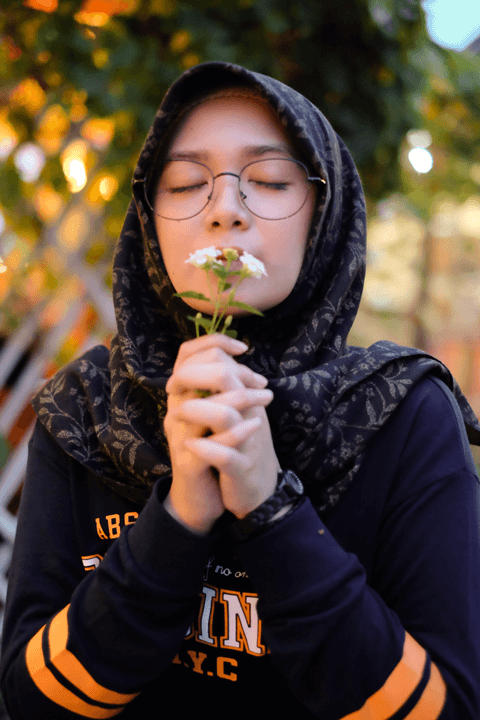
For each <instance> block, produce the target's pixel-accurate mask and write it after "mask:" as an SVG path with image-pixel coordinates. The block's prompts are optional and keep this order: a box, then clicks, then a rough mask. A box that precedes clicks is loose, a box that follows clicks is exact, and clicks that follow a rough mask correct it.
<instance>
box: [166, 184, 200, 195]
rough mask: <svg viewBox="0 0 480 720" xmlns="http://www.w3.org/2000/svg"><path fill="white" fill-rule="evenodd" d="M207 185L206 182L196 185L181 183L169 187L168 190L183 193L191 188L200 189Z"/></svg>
mask: <svg viewBox="0 0 480 720" xmlns="http://www.w3.org/2000/svg"><path fill="white" fill-rule="evenodd" d="M206 185H208V183H206V182H202V183H198V185H183V186H181V187H172V188H169V192H171V193H183V192H189V191H192V190H200V189H201V188H203V187H205V186H206Z"/></svg>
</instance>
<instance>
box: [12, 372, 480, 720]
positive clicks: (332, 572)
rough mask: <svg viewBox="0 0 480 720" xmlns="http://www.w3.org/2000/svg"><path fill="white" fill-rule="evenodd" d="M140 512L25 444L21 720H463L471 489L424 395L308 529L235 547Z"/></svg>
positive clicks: (401, 410) (438, 389)
mask: <svg viewBox="0 0 480 720" xmlns="http://www.w3.org/2000/svg"><path fill="white" fill-rule="evenodd" d="M168 486H169V483H168V480H165V482H162V481H161V480H160V481H159V482H158V483H157V485H156V486H155V489H154V491H153V493H152V495H151V497H150V499H149V501H148V503H147V504H146V506H145V507H144V508H143V509H142V508H140V507H138V506H136V505H134V504H133V503H132V502H130V501H128V500H126V499H124V498H122V497H120V496H119V495H116V494H114V493H113V492H112V491H111V490H110V489H109V488H107V487H106V486H105V485H103V483H102V482H101V480H100V479H99V478H98V477H97V476H95V475H94V474H93V473H91V472H90V471H87V470H86V469H85V468H84V467H82V466H81V465H80V464H79V463H78V462H77V461H75V460H74V459H72V458H71V457H69V456H67V455H66V454H65V453H64V452H63V451H62V450H61V449H60V448H59V447H58V445H57V444H56V443H55V441H54V440H53V439H52V438H51V437H50V436H49V435H48V433H47V432H46V431H45V430H44V429H43V428H42V427H41V425H40V424H37V428H36V430H35V433H34V436H33V438H32V441H31V445H30V454H29V464H28V471H27V479H26V483H25V488H24V492H23V497H22V502H21V508H20V515H19V523H18V530H17V537H16V542H15V550H14V556H13V561H12V567H11V571H10V575H9V588H8V599H7V607H6V615H5V625H4V637H3V651H2V669H1V690H2V693H3V697H4V699H5V701H6V704H7V707H8V711H9V714H10V716H11V718H12V720H17V719H20V718H24V719H25V720H35V719H36V718H42V720H43V719H44V718H49V720H50V719H51V720H57V719H59V718H65V719H67V718H71V719H73V718H79V717H83V718H84V717H89V718H109V717H113V716H114V715H117V714H120V716H121V717H122V718H125V719H127V718H136V719H138V718H142V719H148V718H157V717H161V716H162V714H167V715H169V714H171V713H172V712H175V715H178V716H179V717H182V716H187V715H186V714H187V713H188V717H191V718H207V717H208V718H213V719H215V718H223V717H224V716H225V714H226V713H227V714H230V715H231V714H232V713H233V714H234V715H235V716H237V717H240V716H241V715H242V714H243V713H245V714H246V715H248V717H251V718H260V717H264V715H266V713H268V714H269V715H271V716H273V717H287V716H288V714H289V713H290V712H292V713H295V716H294V717H295V718H312V717H318V718H322V720H339V719H340V718H343V719H346V718H348V720H367V719H368V720H386V719H387V718H391V719H392V720H402V719H403V718H408V720H435V719H436V718H439V719H440V720H454V719H455V720H478V718H479V716H480V533H479V527H480V523H479V506H480V502H479V498H480V494H479V481H478V477H477V474H476V470H475V466H474V463H473V459H472V456H471V452H470V448H469V446H468V441H467V438H466V435H465V430H464V426H463V421H462V419H461V416H460V413H459V410H458V407H457V405H456V402H455V400H454V399H453V396H452V395H451V393H450V391H449V390H447V388H446V387H445V386H444V385H443V384H442V383H441V382H440V381H437V380H434V379H424V380H422V381H421V382H419V383H418V385H417V386H416V387H415V388H414V389H413V390H412V391H411V392H410V393H409V394H408V395H407V397H406V398H404V400H403V401H402V403H401V404H400V405H399V407H398V408H397V409H396V411H395V412H394V414H393V415H392V417H391V418H390V420H389V421H388V422H387V423H386V424H385V425H384V426H383V427H382V428H381V429H380V430H379V431H378V433H377V434H376V436H375V439H374V440H373V441H372V442H371V444H370V445H369V447H368V451H367V454H366V456H365V459H364V461H363V463H362V466H361V469H360V471H359V473H358V475H357V477H356V479H355V481H354V482H353V483H352V485H351V486H350V487H349V489H348V490H347V491H346V493H345V494H344V495H343V497H342V498H341V499H340V501H339V502H338V503H337V505H336V506H335V507H334V509H333V511H332V512H331V513H330V515H329V516H328V517H327V518H326V519H325V520H324V521H322V520H320V519H319V517H318V515H317V513H316V512H315V510H314V507H313V504H312V500H313V501H314V500H315V497H314V492H315V491H314V489H310V490H307V497H305V498H304V499H303V500H302V501H301V502H300V504H299V505H298V506H297V508H296V509H295V511H294V512H293V513H292V514H291V515H289V516H287V517H286V518H285V519H284V520H282V521H281V522H279V523H278V524H276V525H275V526H273V527H270V528H269V529H267V530H265V531H264V532H262V533H261V534H259V535H258V536H256V537H253V538H251V539H249V540H247V541H245V542H244V543H242V544H239V545H236V544H235V543H234V542H233V540H231V539H230V535H229V533H228V531H227V528H226V527H225V525H226V522H225V523H222V522H220V528H219V529H217V531H216V533H214V534H212V535H208V536H197V535H195V534H193V533H191V532H189V531H188V530H187V529H186V528H184V527H183V526H181V525H180V524H179V523H177V522H176V521H175V520H174V519H173V518H172V517H171V516H170V515H169V514H168V513H167V512H166V511H165V510H164V508H163V505H162V500H163V499H164V497H165V495H166V493H167V492H168Z"/></svg>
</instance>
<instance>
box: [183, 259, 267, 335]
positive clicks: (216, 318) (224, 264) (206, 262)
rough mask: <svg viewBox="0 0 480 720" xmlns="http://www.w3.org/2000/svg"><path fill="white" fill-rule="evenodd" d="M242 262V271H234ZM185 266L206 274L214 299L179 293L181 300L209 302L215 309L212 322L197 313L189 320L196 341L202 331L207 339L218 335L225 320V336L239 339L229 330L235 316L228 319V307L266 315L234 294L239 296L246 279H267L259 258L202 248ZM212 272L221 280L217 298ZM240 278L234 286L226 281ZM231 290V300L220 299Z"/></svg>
mask: <svg viewBox="0 0 480 720" xmlns="http://www.w3.org/2000/svg"><path fill="white" fill-rule="evenodd" d="M236 260H239V261H240V263H241V268H240V269H239V270H231V269H230V268H231V265H232V262H234V261H236ZM185 262H187V263H190V264H191V265H193V266H194V267H198V268H200V269H201V270H204V271H205V272H206V273H207V280H208V284H209V288H210V293H211V296H212V297H210V298H208V297H206V296H205V295H203V294H202V293H198V292H195V291H193V290H186V291H185V292H182V293H176V295H177V296H178V297H184V298H194V299H196V300H206V301H207V302H211V303H212V305H213V310H214V312H213V315H212V317H211V318H209V317H204V316H203V315H202V313H200V312H199V313H197V314H196V316H195V317H189V320H192V321H193V322H194V323H195V331H196V335H197V337H198V336H199V334H200V330H199V329H200V327H203V329H204V330H205V332H206V333H207V335H213V333H216V332H218V331H219V327H220V324H221V322H222V320H223V328H222V330H221V331H220V332H221V333H223V334H226V335H229V336H230V337H236V334H237V333H236V332H235V331H234V330H229V329H228V328H229V326H230V324H231V322H232V316H231V315H227V316H226V317H225V315H226V312H227V310H228V308H229V307H238V308H241V309H242V310H245V311H246V312H251V313H254V314H255V315H263V313H261V312H260V310H257V309H256V308H254V307H252V306H251V305H247V304H246V303H241V302H238V301H237V300H235V293H236V292H237V289H238V286H239V285H240V283H241V282H242V281H243V280H245V278H253V277H255V278H260V277H261V276H262V275H266V274H267V273H266V272H265V266H264V264H263V263H262V262H261V261H260V260H258V259H257V258H256V257H254V256H253V255H251V254H250V253H248V252H245V251H243V252H242V254H241V255H240V254H239V252H238V250H237V249H236V248H225V249H224V250H219V249H218V248H216V247H213V246H212V247H208V248H203V250H196V251H195V252H194V253H192V254H191V255H190V257H189V258H188V260H186V261H185ZM210 272H212V273H213V274H214V275H215V276H216V277H217V278H218V284H217V293H216V296H214V293H213V290H212V287H211V285H210V276H209V273H210ZM232 276H237V277H238V280H237V281H236V283H235V284H232V283H229V282H227V278H231V277H232ZM226 290H230V292H229V293H228V296H227V297H226V298H225V299H224V300H222V299H221V296H222V294H223V293H224V292H225V291H226Z"/></svg>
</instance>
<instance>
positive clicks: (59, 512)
mask: <svg viewBox="0 0 480 720" xmlns="http://www.w3.org/2000/svg"><path fill="white" fill-rule="evenodd" d="M157 485H158V484H157ZM74 527H75V517H74V514H73V512H72V497H71V488H70V483H69V460H68V458H67V456H65V454H64V453H63V452H61V451H60V450H59V448H58V447H57V446H56V443H55V442H54V441H53V440H52V439H51V437H50V436H49V435H48V434H47V433H46V431H45V430H44V429H43V428H42V427H40V426H39V424H37V428H36V430H35V433H34V436H33V438H32V441H31V444H30V452H29V460H28V468H27V476H26V482H25V487H24V490H23V494H22V500H21V507H20V513H19V519H18V528H17V535H16V539H15V547H14V554H13V559H12V565H11V570H10V574H9V586H8V595H7V605H6V611H5V619H4V631H3V646H2V667H1V690H2V697H3V699H4V700H5V702H6V705H7V709H8V713H9V716H10V718H11V720H17V719H18V720H19V719H25V720H26V719H28V720H36V719H37V718H39V719H40V718H42V720H43V719H44V718H49V719H51V720H57V719H59V718H62V719H63V718H65V719H68V718H79V717H82V718H109V717H113V716H115V715H117V714H119V713H121V712H123V711H124V709H125V708H126V707H128V706H129V703H131V702H132V701H134V700H135V699H136V698H137V696H138V695H139V694H141V692H142V689H143V688H144V687H145V686H146V685H147V684H148V683H149V682H150V681H151V680H152V679H153V678H157V677H158V676H159V675H160V674H161V673H162V672H163V670H164V669H165V668H166V667H168V666H169V665H170V664H171V662H172V660H173V658H174V656H175V654H176V652H177V650H178V648H179V646H180V644H181V642H182V640H183V637H184V635H185V632H186V630H187V628H188V626H189V623H190V622H191V615H192V613H193V609H194V606H195V605H196V602H197V597H198V593H199V590H200V588H201V581H202V574H203V568H204V566H205V563H206V559H207V557H208V553H209V550H210V546H211V542H212V538H211V537H199V536H197V535H194V534H193V533H190V532H189V531H188V530H186V529H184V528H183V527H182V526H181V525H179V524H178V523H176V522H175V521H174V520H173V519H172V518H171V517H170V515H169V514H168V513H167V512H166V511H165V510H164V508H163V505H162V503H161V500H160V498H159V494H158V492H156V489H154V491H153V493H152V495H151V497H150V499H149V501H148V503H147V505H146V506H145V508H144V509H143V510H142V512H141V513H140V515H139V518H138V519H137V521H136V523H135V525H132V526H131V527H129V528H128V532H122V533H121V535H120V537H119V538H118V539H117V540H114V541H113V542H112V544H111V546H110V548H109V549H108V552H107V553H106V555H105V557H104V559H103V560H102V562H101V563H100V565H99V566H98V568H97V569H96V570H95V572H87V573H85V570H84V569H83V567H82V563H81V560H80V556H81V553H80V550H79V547H78V545H77V542H78V541H77V535H76V533H75V531H74ZM159 548H162V551H161V552H159ZM187 566H188V568H189V572H188V573H185V572H184V568H185V567H187ZM142 707H143V706H142ZM128 716H129V717H131V715H128Z"/></svg>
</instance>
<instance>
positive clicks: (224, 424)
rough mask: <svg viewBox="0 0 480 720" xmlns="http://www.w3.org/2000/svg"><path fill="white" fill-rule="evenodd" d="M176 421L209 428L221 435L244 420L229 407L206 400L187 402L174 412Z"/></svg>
mask: <svg viewBox="0 0 480 720" xmlns="http://www.w3.org/2000/svg"><path fill="white" fill-rule="evenodd" d="M174 419H175V420H180V421H182V422H185V423H190V424H192V425H199V426H200V427H202V428H208V429H209V430H211V431H212V432H213V433H221V432H223V431H224V430H228V428H230V427H232V426H233V425H237V424H238V423H241V422H243V419H244V418H243V417H242V415H241V414H240V413H239V412H238V411H237V410H235V409H234V408H232V407H230V406H229V405H223V404H222V405H220V404H219V403H213V402H209V401H208V400H206V399H205V400H185V402H183V403H181V405H180V406H179V407H178V408H177V409H176V410H175V411H174Z"/></svg>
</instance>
